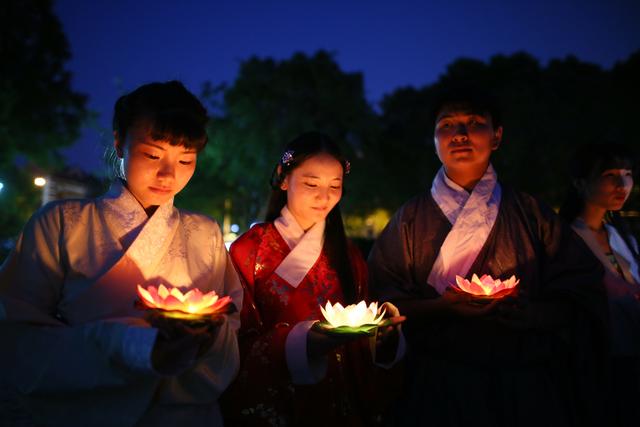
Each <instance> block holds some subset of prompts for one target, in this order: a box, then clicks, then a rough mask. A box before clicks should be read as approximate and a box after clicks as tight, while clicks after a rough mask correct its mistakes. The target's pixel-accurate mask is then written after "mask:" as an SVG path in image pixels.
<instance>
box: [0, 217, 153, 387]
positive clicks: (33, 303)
mask: <svg viewBox="0 0 640 427" xmlns="http://www.w3.org/2000/svg"><path fill="white" fill-rule="evenodd" d="M61 241H62V214H61V212H60V210H59V209H58V208H57V206H56V205H52V206H48V207H46V208H45V209H43V210H42V211H40V212H39V213H37V214H36V215H34V216H33V217H32V218H31V219H30V221H29V222H28V223H27V225H26V226H25V229H24V230H23V232H22V233H21V235H20V236H19V238H18V241H17V244H16V246H15V248H14V250H13V251H12V252H11V254H10V255H9V258H8V259H7V261H6V262H5V263H4V264H3V266H2V268H1V269H0V304H2V306H3V310H2V311H3V312H4V318H3V319H1V320H0V340H1V341H2V343H3V345H2V350H0V366H2V368H1V371H0V375H2V377H3V380H4V381H6V382H7V383H8V384H9V385H10V386H12V387H13V388H15V389H16V390H18V391H19V392H20V393H22V394H32V393H38V392H64V391H74V390H91V389H94V388H96V387H100V386H114V385H122V384H126V383H128V382H130V381H133V380H135V378H136V377H138V376H139V375H140V374H141V373H146V374H151V371H150V369H145V368H147V367H148V366H149V364H148V363H146V364H145V363H144V362H143V363H142V364H140V365H137V366H136V364H135V363H132V361H135V360H136V359H137V360H138V361H140V359H144V360H146V361H147V362H148V361H149V360H150V352H151V348H152V345H153V341H154V340H155V333H156V331H155V330H154V329H152V328H149V327H148V325H147V324H146V323H145V322H143V321H141V320H139V319H134V318H127V319H122V318H121V319H107V320H101V321H96V322H91V323H87V324H83V325H77V326H69V325H66V324H65V323H64V322H63V321H62V320H61V319H60V318H59V316H58V315H57V304H58V300H59V299H60V298H61V292H62V289H63V283H64V277H65V268H64V258H65V249H64V247H63V245H62V244H61ZM141 340H142V341H143V342H142V343H141V342H140V341H141ZM145 352H146V354H144V353H145ZM132 355H133V356H132Z"/></svg>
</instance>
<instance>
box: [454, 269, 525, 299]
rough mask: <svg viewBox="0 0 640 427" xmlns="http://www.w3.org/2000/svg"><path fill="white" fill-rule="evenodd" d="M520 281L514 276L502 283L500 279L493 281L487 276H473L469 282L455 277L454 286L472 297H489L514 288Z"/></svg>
mask: <svg viewBox="0 0 640 427" xmlns="http://www.w3.org/2000/svg"><path fill="white" fill-rule="evenodd" d="M519 282H520V280H518V279H516V276H515V275H513V276H511V277H510V278H509V279H508V280H506V281H502V280H500V279H494V278H492V277H491V276H490V275H488V274H484V275H482V277H478V276H477V275H476V274H473V275H472V277H471V281H469V280H467V279H465V278H463V277H460V276H456V285H457V287H458V288H459V289H461V290H463V291H464V292H468V293H470V294H473V295H483V296H491V295H494V294H497V293H498V292H501V291H504V290H506V289H511V288H514V287H515V286H516V285H517V284H518V283H519Z"/></svg>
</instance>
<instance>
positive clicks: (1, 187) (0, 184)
mask: <svg viewBox="0 0 640 427" xmlns="http://www.w3.org/2000/svg"><path fill="white" fill-rule="evenodd" d="M3 188H4V184H3V183H2V182H0V191H2V189H3Z"/></svg>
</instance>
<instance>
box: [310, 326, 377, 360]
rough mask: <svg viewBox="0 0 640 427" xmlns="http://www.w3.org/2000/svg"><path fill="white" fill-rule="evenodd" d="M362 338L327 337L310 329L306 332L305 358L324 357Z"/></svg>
mask: <svg viewBox="0 0 640 427" xmlns="http://www.w3.org/2000/svg"><path fill="white" fill-rule="evenodd" d="M362 338H363V335H356V334H353V335H350V334H344V335H329V334H325V333H323V332H319V331H316V330H314V329H313V328H311V329H309V331H308V332H307V356H308V357H309V358H315V357H321V356H326V355H327V354H329V353H331V352H332V351H333V350H335V349H336V348H338V347H340V346H343V345H345V344H347V343H349V342H352V341H356V340H359V339H362ZM364 338H368V337H366V336H365V337H364Z"/></svg>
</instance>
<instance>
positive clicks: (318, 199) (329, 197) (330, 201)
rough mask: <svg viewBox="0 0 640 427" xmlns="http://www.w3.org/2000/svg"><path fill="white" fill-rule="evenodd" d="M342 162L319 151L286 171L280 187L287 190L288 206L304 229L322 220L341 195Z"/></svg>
mask: <svg viewBox="0 0 640 427" xmlns="http://www.w3.org/2000/svg"><path fill="white" fill-rule="evenodd" d="M343 173H344V171H343V169H342V164H340V162H339V161H338V160H337V159H335V158H334V157H333V156H331V155H329V154H326V153H321V154H318V155H315V156H313V157H310V158H308V159H307V160H305V161H304V162H302V163H301V164H300V166H298V167H296V168H295V169H294V170H293V171H291V173H290V174H288V175H287V176H286V177H285V179H284V181H283V182H282V184H281V185H280V188H281V189H282V190H285V191H286V192H287V208H288V209H289V211H290V212H291V214H292V215H293V216H294V218H295V219H296V221H297V222H298V224H299V225H300V227H302V228H303V229H304V230H308V229H309V228H311V227H312V226H313V225H314V224H315V223H316V222H319V221H322V220H324V219H325V218H326V217H327V215H328V214H329V212H330V211H331V209H333V208H334V207H335V205H336V204H337V203H338V202H339V201H340V198H341V197H342V178H343Z"/></svg>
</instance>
